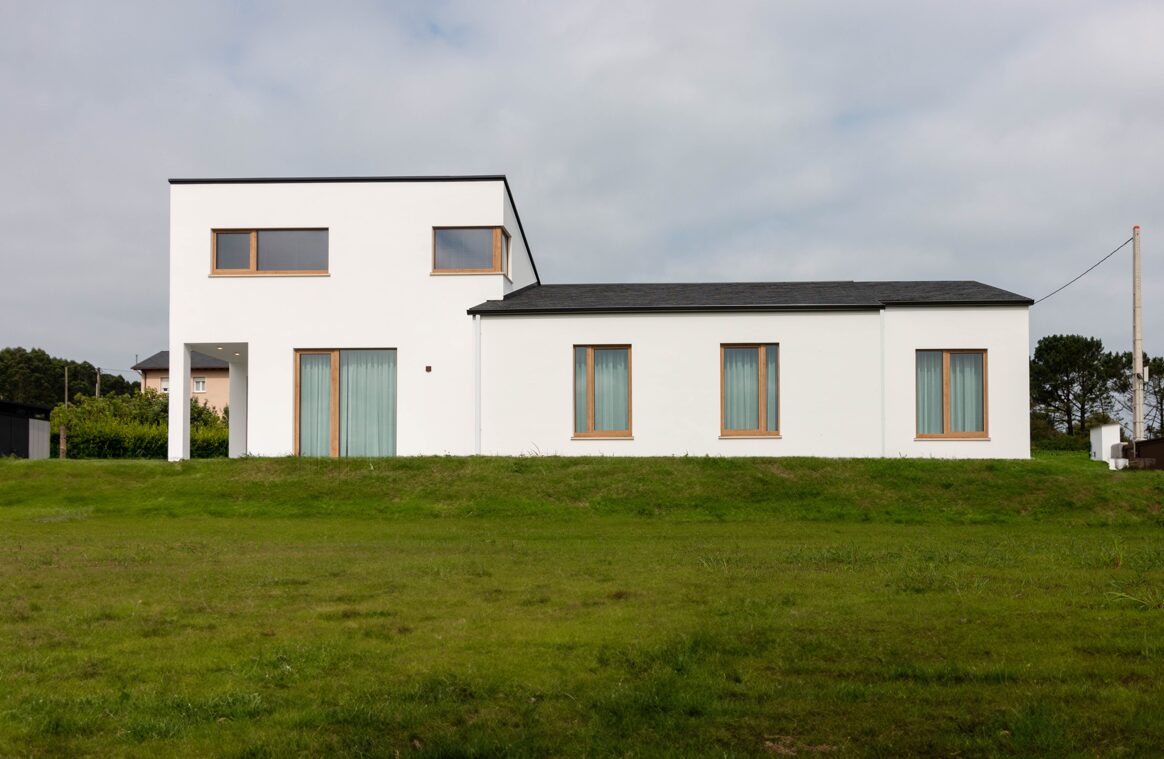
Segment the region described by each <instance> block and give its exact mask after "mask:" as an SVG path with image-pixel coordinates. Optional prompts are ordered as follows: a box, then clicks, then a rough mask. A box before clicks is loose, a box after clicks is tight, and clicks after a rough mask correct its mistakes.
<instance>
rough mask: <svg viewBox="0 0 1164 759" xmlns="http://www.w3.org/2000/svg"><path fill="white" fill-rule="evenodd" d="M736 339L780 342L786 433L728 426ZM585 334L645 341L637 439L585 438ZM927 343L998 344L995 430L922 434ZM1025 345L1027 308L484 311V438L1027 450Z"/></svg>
mask: <svg viewBox="0 0 1164 759" xmlns="http://www.w3.org/2000/svg"><path fill="white" fill-rule="evenodd" d="M737 342H742V343H750V342H756V343H770V342H775V343H779V345H780V414H781V421H780V433H781V437H780V438H778V439H771V438H767V439H747V438H729V439H721V438H720V436H719V431H720V405H719V404H720V374H719V372H720V363H719V349H720V345H721V343H737ZM585 344H630V345H631V347H632V353H631V356H632V377H631V383H632V407H633V424H632V426H633V437H632V438H631V439H613V440H611V439H607V440H596V439H580V440H575V439H572V433H573V363H572V348H573V346H574V345H585ZM926 348H940V349H958V348H985V349H986V350H987V382H988V385H987V391H988V399H989V416H988V426H989V432H990V438H989V439H988V440H916V439H915V430H916V415H915V395H916V389H915V352H916V351H917V350H918V349H926ZM1026 349H1027V310H1026V309H1025V308H910V309H906V308H899V309H893V308H890V309H885V310H884V311H864V312H845V311H833V312H811V313H723V314H649V315H589V316H524V317H514V316H507V317H496V316H494V317H484V318H483V319H482V346H481V350H482V357H481V363H482V371H481V374H482V397H483V399H484V402H483V408H482V420H481V427H482V429H481V440H482V447H481V449H482V453H486V454H506V455H516V454H528V453H539V454H560V455H588V454H595V455H611V456H618V455H636V456H637V455H643V456H651V455H683V454H691V455H719V456H848V457H864V456H891V457H892V456H910V457H938V458H1023V457H1027V456H1029V455H1030V446H1029V426H1028V425H1029V416H1028V403H1027V393H1028V390H1027V386H1028V384H1027V354H1026ZM883 377H884V381H883V380H882V378H883ZM882 419H884V420H885V421H884V424H883V422H882Z"/></svg>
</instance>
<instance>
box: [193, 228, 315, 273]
mask: <svg viewBox="0 0 1164 759" xmlns="http://www.w3.org/2000/svg"><path fill="white" fill-rule="evenodd" d="M327 265H328V230H326V229H215V230H213V232H212V233H211V245H210V273H211V274H212V275H221V276H240V275H251V276H274V277H277V276H305V275H323V274H327V273H328V269H327Z"/></svg>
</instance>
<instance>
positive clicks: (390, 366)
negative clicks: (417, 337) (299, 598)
mask: <svg viewBox="0 0 1164 759" xmlns="http://www.w3.org/2000/svg"><path fill="white" fill-rule="evenodd" d="M340 455H341V456H394V455H396V351H394V350H345V351H340Z"/></svg>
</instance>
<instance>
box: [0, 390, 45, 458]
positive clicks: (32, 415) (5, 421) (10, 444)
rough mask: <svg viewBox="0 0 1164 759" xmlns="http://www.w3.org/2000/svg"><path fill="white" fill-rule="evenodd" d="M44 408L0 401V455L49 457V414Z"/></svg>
mask: <svg viewBox="0 0 1164 759" xmlns="http://www.w3.org/2000/svg"><path fill="white" fill-rule="evenodd" d="M51 410H52V409H50V408H48V407H46V406H34V405H32V404H30V403H13V402H12V401H0V456H16V457H17V458H21V459H47V458H48V457H49V421H48V418H49V412H50V411H51Z"/></svg>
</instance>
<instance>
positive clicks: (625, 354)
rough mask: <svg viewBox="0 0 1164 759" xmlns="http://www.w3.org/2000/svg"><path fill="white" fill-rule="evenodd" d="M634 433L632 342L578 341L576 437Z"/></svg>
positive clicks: (575, 388) (618, 435)
mask: <svg viewBox="0 0 1164 759" xmlns="http://www.w3.org/2000/svg"><path fill="white" fill-rule="evenodd" d="M630 436H631V349H630V346H629V345H575V346H574V437H576V438H619V437H625V438H629V437H630Z"/></svg>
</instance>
